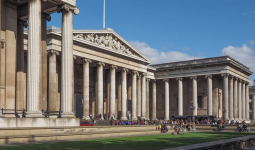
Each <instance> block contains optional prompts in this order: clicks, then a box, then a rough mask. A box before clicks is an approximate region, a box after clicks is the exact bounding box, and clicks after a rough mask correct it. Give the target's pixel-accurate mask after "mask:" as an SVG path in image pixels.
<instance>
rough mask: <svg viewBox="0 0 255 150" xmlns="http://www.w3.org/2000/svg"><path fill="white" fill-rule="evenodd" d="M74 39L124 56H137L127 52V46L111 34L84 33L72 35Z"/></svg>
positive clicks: (129, 51)
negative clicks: (106, 48)
mask: <svg viewBox="0 0 255 150" xmlns="http://www.w3.org/2000/svg"><path fill="white" fill-rule="evenodd" d="M74 37H75V38H78V39H82V40H85V41H88V42H91V43H94V44H97V45H100V46H104V47H108V48H111V49H114V50H117V51H121V52H123V53H125V54H129V55H134V56H137V55H136V54H135V53H134V52H132V51H131V50H129V48H128V46H127V45H125V44H124V43H122V42H121V41H120V40H118V38H117V37H114V36H113V35H112V34H96V33H84V34H74Z"/></svg>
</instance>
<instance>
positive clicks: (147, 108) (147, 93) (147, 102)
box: [145, 78, 150, 119]
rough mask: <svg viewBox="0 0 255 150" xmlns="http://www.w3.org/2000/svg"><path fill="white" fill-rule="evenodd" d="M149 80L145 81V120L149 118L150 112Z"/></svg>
mask: <svg viewBox="0 0 255 150" xmlns="http://www.w3.org/2000/svg"><path fill="white" fill-rule="evenodd" d="M149 92H150V79H148V78H147V79H146V116H145V117H146V118H147V119H149V117H150V114H149V111H150V107H149V105H150V95H149V94H150V93H149Z"/></svg>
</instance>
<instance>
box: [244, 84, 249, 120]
mask: <svg viewBox="0 0 255 150" xmlns="http://www.w3.org/2000/svg"><path fill="white" fill-rule="evenodd" d="M245 93H246V101H245V103H246V107H245V110H246V120H250V117H249V111H250V108H249V103H250V102H249V101H250V100H249V82H247V83H246V92H245Z"/></svg>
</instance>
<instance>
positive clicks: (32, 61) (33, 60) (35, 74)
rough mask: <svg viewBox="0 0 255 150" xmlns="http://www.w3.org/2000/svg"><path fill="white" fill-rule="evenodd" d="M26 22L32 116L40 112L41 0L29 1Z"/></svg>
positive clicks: (29, 97) (30, 112)
mask: <svg viewBox="0 0 255 150" xmlns="http://www.w3.org/2000/svg"><path fill="white" fill-rule="evenodd" d="M28 23H29V25H28V27H29V30H28V59H27V61H28V62H27V111H28V114H31V116H34V115H39V114H40V110H39V103H40V102H39V100H40V61H41V56H40V53H41V52H40V50H41V48H40V43H41V0H33V1H29V4H28ZM29 116H30V115H29Z"/></svg>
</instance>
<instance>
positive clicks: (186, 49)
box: [182, 47, 190, 51]
mask: <svg viewBox="0 0 255 150" xmlns="http://www.w3.org/2000/svg"><path fill="white" fill-rule="evenodd" d="M182 49H183V50H185V51H189V50H190V48H189V47H183V48H182Z"/></svg>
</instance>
